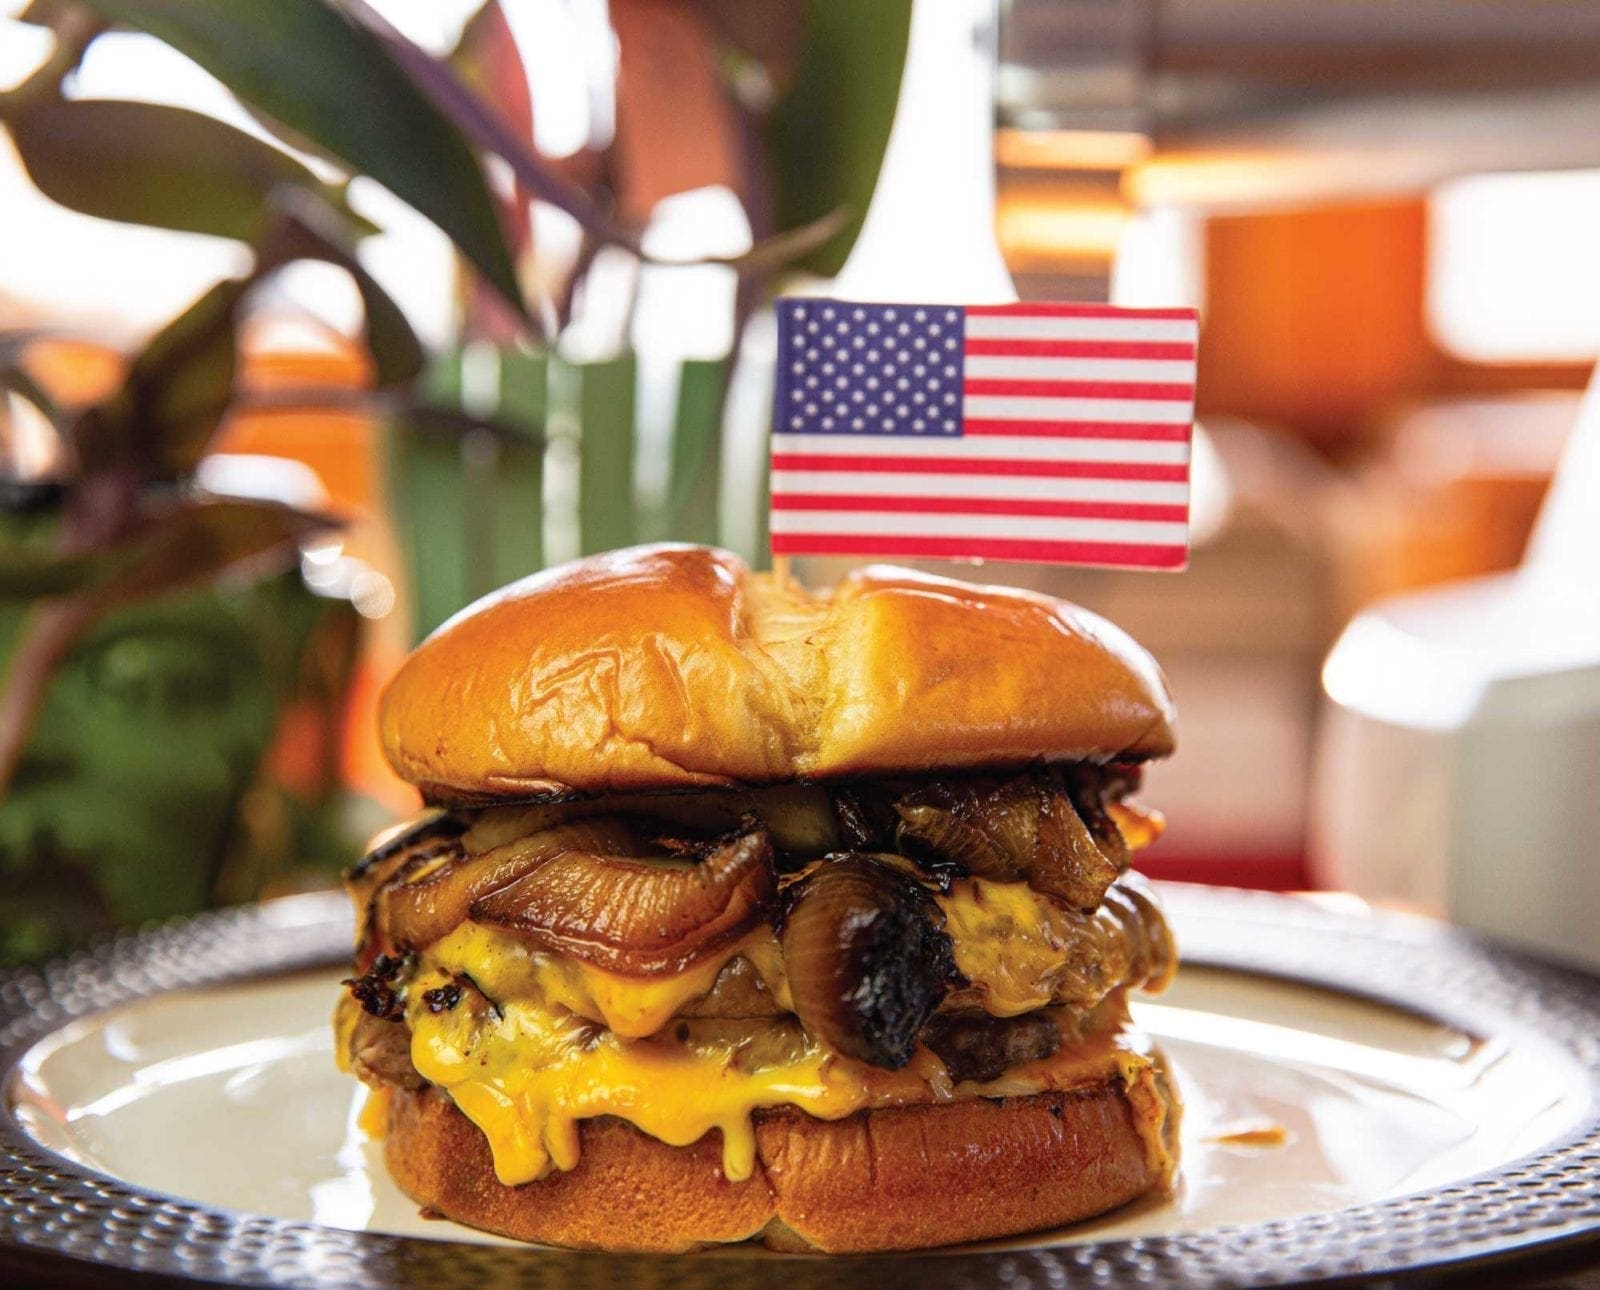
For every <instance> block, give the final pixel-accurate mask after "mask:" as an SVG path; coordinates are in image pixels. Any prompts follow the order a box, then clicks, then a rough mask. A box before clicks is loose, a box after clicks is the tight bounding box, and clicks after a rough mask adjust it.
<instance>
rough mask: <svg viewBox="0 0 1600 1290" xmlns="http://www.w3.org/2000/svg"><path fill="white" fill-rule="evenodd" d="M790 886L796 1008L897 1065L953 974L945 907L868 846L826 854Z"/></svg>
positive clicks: (878, 1059)
mask: <svg viewBox="0 0 1600 1290" xmlns="http://www.w3.org/2000/svg"><path fill="white" fill-rule="evenodd" d="M786 895H787V896H788V902H787V903H788V912H787V914H786V916H785V918H784V924H783V934H782V944H783V960H784V969H785V972H786V973H787V975H788V978H789V990H790V993H791V994H792V995H793V996H794V1010H795V1015H796V1016H798V1017H799V1018H800V1021H801V1024H803V1025H804V1026H805V1028H806V1030H808V1031H809V1032H810V1033H811V1034H813V1035H815V1036H816V1037H817V1038H819V1039H821V1040H823V1041H824V1042H825V1043H827V1044H828V1045H829V1046H830V1047H832V1048H833V1049H834V1050H836V1051H837V1052H840V1053H843V1054H845V1056H847V1057H854V1058H856V1059H857V1060H859V1061H864V1062H870V1063H871V1064H872V1065H874V1066H883V1067H886V1068H888V1069H889V1070H899V1069H900V1068H901V1067H902V1066H904V1065H905V1064H906V1063H907V1062H909V1061H910V1060H911V1055H912V1053H913V1052H914V1051H915V1050H916V1045H917V1033H918V1032H919V1031H920V1030H921V1029H922V1027H923V1025H924V1024H925V1023H926V1022H927V1020H928V1018H929V1017H930V1016H932V1015H933V1012H934V1010H935V1009H936V1008H937V1007H938V1006H939V1002H940V1000H941V999H943V998H944V995H945V993H946V991H947V990H948V989H949V988H950V984H951V981H952V980H953V979H954V978H955V975H956V971H955V961H954V959H953V957H952V954H951V948H950V938H949V937H948V936H946V935H945V933H944V931H943V930H942V929H943V923H944V915H943V913H942V912H941V911H940V909H939V908H938V906H937V905H935V904H934V902H933V900H932V899H931V898H930V897H929V895H928V894H927V892H926V891H924V890H923V889H922V887H921V886H920V885H918V884H917V883H916V882H915V881H913V880H912V879H910V878H907V877H905V876H904V875H902V874H899V873H896V872H895V871H894V870H893V869H890V868H888V867H886V866H884V865H881V864H878V863H876V862H875V861H873V860H871V859H869V858H867V857H866V856H863V855H845V856H839V857H830V858H829V859H828V860H826V861H824V862H823V863H822V864H821V865H820V866H819V867H818V868H816V869H815V870H814V871H813V872H812V873H810V874H809V875H807V876H806V877H805V878H803V879H801V880H800V881H799V882H798V883H796V884H795V885H794V886H793V887H792V888H790V889H789V891H788V892H787V893H786Z"/></svg>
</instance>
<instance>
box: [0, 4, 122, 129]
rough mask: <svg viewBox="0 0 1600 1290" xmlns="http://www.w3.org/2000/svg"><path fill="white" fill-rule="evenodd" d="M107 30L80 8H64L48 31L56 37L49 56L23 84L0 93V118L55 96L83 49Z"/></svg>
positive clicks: (81, 55) (19, 112)
mask: <svg viewBox="0 0 1600 1290" xmlns="http://www.w3.org/2000/svg"><path fill="white" fill-rule="evenodd" d="M105 29H106V24H105V23H103V22H101V21H100V20H99V19H98V18H93V17H90V15H88V14H87V13H85V12H83V10H81V9H65V10H63V11H62V13H61V16H60V17H59V18H58V19H57V21H56V22H55V23H54V24H52V26H51V28H50V30H51V31H52V32H53V33H54V35H55V38H56V44H55V48H54V49H52V50H51V51H50V56H49V57H48V58H46V59H45V60H44V62H42V63H40V64H39V66H38V68H37V69H35V71H34V73H33V75H31V76H30V77H28V79H27V80H25V81H23V82H22V84H20V85H17V86H14V87H12V88H11V89H9V90H6V91H4V92H3V93H0V120H7V119H10V118H12V117H15V116H19V115H21V114H22V113H23V112H25V111H27V110H28V108H30V107H32V106H33V105H34V104H35V103H37V102H38V101H39V100H40V99H46V98H57V97H59V96H60V94H61V82H62V81H64V80H65V79H66V78H67V74H68V73H69V72H71V71H72V70H73V69H74V68H75V67H77V65H78V63H79V62H80V61H81V60H82V58H83V51H84V50H86V49H88V48H89V44H90V42H91V41H93V40H94V38H95V37H96V36H98V35H99V34H100V33H101V32H102V31H104V30H105Z"/></svg>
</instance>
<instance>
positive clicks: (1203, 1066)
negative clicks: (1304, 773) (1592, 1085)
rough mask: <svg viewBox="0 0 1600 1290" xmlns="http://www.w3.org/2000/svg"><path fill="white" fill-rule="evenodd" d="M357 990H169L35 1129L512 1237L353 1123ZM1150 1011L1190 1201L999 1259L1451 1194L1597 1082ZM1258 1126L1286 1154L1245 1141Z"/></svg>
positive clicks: (1350, 1016)
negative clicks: (408, 1188)
mask: <svg viewBox="0 0 1600 1290" xmlns="http://www.w3.org/2000/svg"><path fill="white" fill-rule="evenodd" d="M338 975H339V974H338V973H336V972H331V971H329V972H314V973H302V974H298V975H294V976H289V977H277V978H269V979H265V980H260V981H256V982H252V983H248V984H244V985H238V986H230V987H224V988H216V989H205V990H195V991H181V992H175V993H168V994H162V995H157V996H155V997H153V998H146V999H142V1000H139V1001H138V1002H135V1003H132V1004H128V1005H126V1006H123V1007H120V1008H116V1009H114V1010H112V1011H110V1012H106V1013H101V1014H99V1015H96V1016H92V1017H89V1018H87V1019H85V1020H82V1021H79V1022H76V1023H73V1024H71V1025H69V1026H67V1027H66V1028H64V1029H62V1030H58V1031H56V1032H55V1033H54V1034H52V1035H50V1036H48V1037H47V1038H45V1039H44V1040H42V1041H41V1042H40V1043H38V1044H37V1045H35V1046H34V1047H33V1048H32V1049H31V1050H30V1051H29V1052H28V1054H27V1055H26V1056H25V1058H24V1059H23V1061H22V1062H21V1063H20V1065H19V1067H18V1071H17V1075H16V1078H15V1082H14V1085H13V1090H12V1096H13V1098H14V1099H15V1108H16V1114H17V1117H18V1119H19V1121H20V1122H21V1124H22V1125H23V1126H24V1128H26V1130H27V1131H28V1132H29V1133H30V1134H31V1135H32V1136H33V1137H35V1138H36V1139H37V1140H38V1141H39V1142H40V1143H42V1144H44V1145H46V1146H48V1147H50V1148H52V1149H53V1150H55V1151H58V1152H60V1153H61V1154H63V1155H65V1156H67V1157H68V1158H70V1159H72V1160H75V1161H77V1162H80V1163H81V1164H83V1165H85V1166H87V1167H89V1168H91V1169H93V1170H95V1171H97V1172H99V1173H103V1174H107V1175H110V1176H111V1177H113V1178H117V1179H121V1180H124V1181H126V1182H128V1183H131V1184H133V1185H135V1186H137V1187H140V1188H145V1189H148V1190H151V1191H155V1192H160V1193H165V1194H167V1195H170V1196H177V1197H181V1198H184V1199H186V1200H191V1201H196V1202H200V1203H201V1204H204V1205H207V1206H214V1207H220V1208H223V1209H231V1210H242V1211H248V1212H250V1213H255V1214H262V1215H267V1216H271V1217H274V1218H280V1219H287V1220H310V1221H313V1222H316V1223H320V1224H326V1225H330V1226H335V1227H342V1228H348V1229H352V1230H366V1231H376V1232H387V1233H395V1234H402V1235H413V1236H422V1237H432V1238H443V1237H447V1238H450V1239H465V1240H473V1241H493V1240H495V1239H496V1238H493V1237H488V1236H485V1235H483V1234H481V1233H478V1232H474V1231H471V1230H470V1229H467V1228H462V1227H459V1226H457V1225H455V1224H452V1223H447V1222H439V1221H430V1220H425V1219H423V1218H421V1217H420V1216H419V1215H418V1212H417V1207H416V1205H415V1204H413V1203H412V1202H411V1201H409V1200H408V1199H407V1198H406V1197H405V1196H404V1195H402V1194H401V1193H400V1191H399V1190H398V1189H397V1188H396V1187H395V1186H394V1185H393V1184H392V1183H391V1182H390V1181H389V1179H388V1176H387V1174H386V1173H385V1170H384V1168H383V1162H382V1157H381V1149H380V1147H379V1146H378V1145H377V1144H375V1143H372V1142H370V1141H368V1140H367V1139H366V1137H365V1136H364V1135H363V1133H362V1132H361V1130H360V1129H359V1128H358V1127H357V1124H356V1120H357V1112H358V1111H359V1108H360V1102H361V1098H362V1093H361V1092H360V1089H359V1085H357V1084H356V1083H355V1081H354V1080H352V1079H351V1078H349V1077H348V1076H345V1075H342V1074H340V1073H339V1072H338V1071H337V1070H336V1069H335V1068H334V1063H333V1055H332V1035H331V1031H330V1028H329V1024H328V1018H329V1015H330V1013H331V1011H332V1007H333V1003H334V1000H335V998H336V997H337V994H338V990H339V986H338ZM1138 1020H1139V1022H1140V1023H1141V1024H1142V1025H1143V1026H1144V1028H1145V1029H1146V1030H1148V1031H1149V1032H1150V1033H1152V1034H1153V1035H1154V1036H1156V1038H1157V1040H1158V1041H1159V1042H1160V1044H1161V1045H1162V1047H1163V1048H1164V1049H1165V1051H1166V1053H1167V1055H1168V1057H1169V1058H1170V1060H1171V1061H1172V1063H1173V1065H1174V1067H1175V1070H1176V1075H1177V1079H1178V1082H1179V1086H1180V1089H1181V1091H1182V1093H1183V1096H1184V1099H1185V1101H1186V1103H1187V1110H1186V1113H1185V1116H1184V1120H1183V1169H1182V1174H1181V1181H1180V1185H1179V1187H1178V1189H1177V1191H1176V1193H1175V1195H1174V1196H1173V1197H1172V1198H1171V1199H1169V1200H1165V1201H1162V1202H1159V1203H1145V1204H1143V1205H1140V1206H1136V1207H1133V1208H1131V1209H1129V1210H1124V1211H1122V1212H1120V1213H1118V1214H1114V1215H1112V1216H1110V1217H1108V1218H1106V1219H1103V1220H1100V1221H1098V1222H1092V1223H1088V1224H1082V1225H1079V1226H1077V1227H1074V1228H1072V1229H1070V1230H1069V1231H1067V1232H1063V1233H1058V1234H1054V1235H1052V1236H1047V1237H1039V1236H1034V1237H1029V1238H1025V1239H1023V1240H1018V1241H1012V1242H1002V1243H995V1244H996V1245H1006V1246H1013V1245H1030V1246H1037V1245H1038V1244H1039V1243H1040V1242H1041V1241H1046V1240H1047V1241H1051V1242H1056V1243H1059V1242H1061V1241H1086V1240H1110V1239H1117V1238H1123V1237H1131V1236H1146V1235H1165V1234H1173V1233H1183V1232H1200V1231H1206V1230H1209V1229H1213V1228H1216V1227H1218V1226H1221V1225H1224V1224H1237V1223H1255V1222H1261V1221H1265V1220H1271V1219H1281V1218H1294V1217H1296V1216H1300V1215H1305V1214H1311V1213H1319V1212H1324V1211H1329V1210H1336V1209H1340V1208H1343V1207H1346V1206H1351V1205H1358V1204H1362V1203H1365V1202H1372V1201H1379V1200H1383V1199H1385V1198H1388V1197H1394V1196H1400V1195H1404V1194H1407V1193H1411V1192H1416V1191H1420V1190H1424V1189H1428V1188H1434V1187H1440V1186H1443V1185H1445V1184H1448V1183H1451V1182H1453V1181H1455V1180H1458V1179H1462V1178H1466V1177H1469V1176H1471V1175H1474V1174H1479V1173H1483V1172H1487V1171H1490V1170H1493V1169H1495V1168H1496V1167H1498V1166H1501V1165H1503V1164H1505V1163H1506V1162H1508V1161H1510V1160H1513V1159H1515V1158H1517V1157H1520V1156H1522V1155H1525V1154H1527V1153H1528V1152H1531V1151H1534V1150H1535V1149H1537V1148H1539V1147H1540V1146H1542V1145H1543V1144H1545V1143H1548V1142H1551V1141H1553V1140H1555V1139H1556V1138H1558V1137H1560V1136H1561V1135H1562V1134H1564V1133H1566V1132H1568V1131H1570V1130H1571V1129H1572V1128H1573V1127H1574V1126H1575V1125H1577V1124H1578V1123H1579V1122H1580V1120H1581V1119H1582V1117H1583V1115H1584V1114H1585V1111H1586V1109H1587V1108H1588V1106H1589V1092H1588V1088H1589V1080H1588V1076H1587V1075H1586V1073H1585V1072H1584V1071H1583V1070H1582V1069H1581V1068H1580V1067H1579V1066H1578V1065H1577V1063H1576V1062H1574V1061H1573V1059H1572V1058H1571V1056H1570V1055H1569V1054H1567V1053H1565V1052H1563V1051H1561V1050H1560V1049H1558V1048H1556V1047H1555V1046H1549V1045H1545V1044H1543V1043H1541V1042H1540V1041H1539V1040H1538V1039H1537V1038H1534V1037H1530V1036H1522V1037H1519V1038H1517V1039H1515V1040H1510V1039H1506V1038H1502V1037H1498V1036H1493V1035H1474V1034H1468V1033H1466V1032H1464V1031H1462V1030H1458V1029H1454V1028H1451V1027H1449V1026H1445V1025H1441V1024H1437V1023H1434V1022H1430V1021H1426V1020H1423V1019H1421V1018H1419V1017H1417V1016H1414V1015H1411V1014H1408V1013H1405V1012H1401V1011H1398V1010H1396V1009H1394V1008H1391V1007H1386V1006H1383V1005H1380V1004H1376V1003H1372V1002H1368V1001H1366V1000H1363V999H1359V998H1356V997H1353V996H1350V995H1344V994H1338V993H1335V992H1333V991H1329V990H1322V989H1317V988H1314V987H1310V986H1304V985H1298V984H1293V983H1288V982H1283V981H1275V980H1271V979H1268V978H1265V977H1259V976H1252V975H1248V974H1245V973H1242V972H1235V971H1228V970H1222V969H1216V968H1206V967H1189V968H1186V969H1184V970H1183V971H1182V972H1181V973H1180V975H1179V978H1178V981H1177V984H1176V985H1175V986H1174V987H1173V988H1172V989H1171V990H1170V991H1169V992H1168V993H1167V994H1166V995H1163V996H1161V997H1160V998H1159V999H1152V1000H1149V1001H1146V1002H1143V1003H1141V1004H1140V1005H1139V1006H1138ZM1253 1130H1265V1131H1269V1132H1278V1131H1281V1135H1282V1141H1281V1143H1279V1144H1277V1145H1249V1144H1248V1141H1247V1140H1241V1139H1240V1138H1239V1137H1238V1136H1237V1135H1240V1134H1248V1133H1249V1132H1250V1131H1253ZM991 1248H993V1247H992V1246H991Z"/></svg>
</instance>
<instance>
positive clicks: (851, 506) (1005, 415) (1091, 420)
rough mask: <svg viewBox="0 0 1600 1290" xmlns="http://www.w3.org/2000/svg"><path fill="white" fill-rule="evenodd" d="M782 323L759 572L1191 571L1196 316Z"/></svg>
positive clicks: (782, 308)
mask: <svg viewBox="0 0 1600 1290" xmlns="http://www.w3.org/2000/svg"><path fill="white" fill-rule="evenodd" d="M777 308H778V380H777V388H776V393H775V399H774V409H773V439H772V551H773V555H774V557H777V558H783V557H787V556H795V555H862V556H891V557H893V556H898V557H902V558H903V557H929V558H938V559H953V560H965V559H993V560H1032V561H1043V562H1049V563H1061V564H1093V565H1113V566H1122V567H1130V568H1141V569H1181V568H1183V567H1184V565H1185V564H1186V563H1187V561H1188V550H1189V527H1188V516H1189V438H1190V432H1191V428H1192V425H1193V421H1194V384H1195V352H1196V343H1197V338H1198V330H1199V328H1198V322H1197V320H1196V316H1195V312H1194V310H1192V309H1118V308H1114V307H1112V306H1109V305H1080V304H1073V305H1051V304H1015V305H981V306H979V305H968V306H959V305H892V304H864V303H856V302H853V301H844V300H826V299H816V298H806V299H784V300H779V301H778V306H777Z"/></svg>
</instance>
